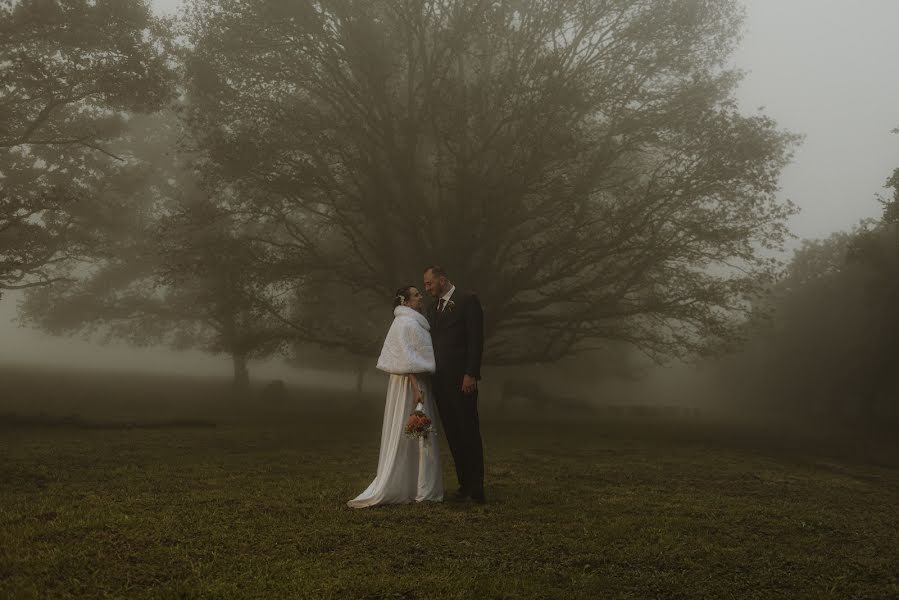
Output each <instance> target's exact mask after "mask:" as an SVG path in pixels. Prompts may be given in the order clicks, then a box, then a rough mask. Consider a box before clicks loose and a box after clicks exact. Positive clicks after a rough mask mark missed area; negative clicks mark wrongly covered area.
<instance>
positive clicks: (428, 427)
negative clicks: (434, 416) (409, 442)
mask: <svg viewBox="0 0 899 600" xmlns="http://www.w3.org/2000/svg"><path fill="white" fill-rule="evenodd" d="M422 408H424V407H423V406H422V405H421V402H419V403H418V406H416V407H415V410H413V411H412V414H410V415H409V419H408V420H407V421H406V426H405V427H403V433H405V434H406V437H409V438H412V439H422V440H426V439H428V435H429V434H431V433H434V423H433V422H432V421H431V419H430V417H428V415H426V414H425V413H424V411H423V410H421V409H422Z"/></svg>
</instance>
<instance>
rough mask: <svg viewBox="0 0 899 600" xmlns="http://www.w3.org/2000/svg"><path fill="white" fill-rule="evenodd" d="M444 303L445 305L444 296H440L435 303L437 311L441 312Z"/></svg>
mask: <svg viewBox="0 0 899 600" xmlns="http://www.w3.org/2000/svg"><path fill="white" fill-rule="evenodd" d="M444 305H446V298H441V299H440V301H439V302H438V303H437V312H439V313H442V312H443V307H444Z"/></svg>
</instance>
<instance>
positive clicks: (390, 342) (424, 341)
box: [378, 306, 436, 375]
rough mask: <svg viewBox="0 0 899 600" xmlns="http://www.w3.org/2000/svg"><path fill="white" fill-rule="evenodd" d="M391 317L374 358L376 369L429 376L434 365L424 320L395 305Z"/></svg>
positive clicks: (432, 351) (411, 311)
mask: <svg viewBox="0 0 899 600" xmlns="http://www.w3.org/2000/svg"><path fill="white" fill-rule="evenodd" d="M393 315H394V319H393V323H392V324H391V325H390V330H389V331H388V332H387V339H385V340H384V347H383V348H381V356H380V357H379V358H378V369H380V370H381V371H386V372H388V373H395V374H397V375H405V374H406V373H433V372H434V371H435V370H436V364H435V362H434V346H433V345H432V343H431V326H430V325H429V324H428V320H427V319H426V318H425V317H424V315H422V314H421V313H420V312H418V311H417V310H414V309H412V308H409V307H408V306H397V307H396V309H394V311H393Z"/></svg>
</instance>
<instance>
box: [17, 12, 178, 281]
mask: <svg viewBox="0 0 899 600" xmlns="http://www.w3.org/2000/svg"><path fill="white" fill-rule="evenodd" d="M167 36H168V32H167V29H166V27H165V26H164V24H163V23H162V22H161V21H159V20H158V19H155V18H154V17H153V16H152V13H151V11H150V9H149V8H148V6H147V4H146V3H145V2H144V1H143V0H115V1H111V0H96V1H88V0H59V1H55V2H47V1H42V0H16V1H12V0H0V65H2V68H0V94H2V95H0V294H2V292H3V290H9V289H24V288H29V287H33V286H38V285H45V284H47V283H50V282H52V281H54V280H56V277H57V275H55V274H51V271H52V272H53V273H57V270H56V269H55V266H57V265H59V264H60V263H62V262H65V261H67V260H72V259H79V258H84V257H85V256H86V255H90V254H91V253H92V251H93V247H94V240H93V239H92V237H91V233H92V229H91V227H90V224H89V223H86V222H85V218H87V217H90V216H91V215H93V214H94V210H93V208H92V207H91V206H90V202H91V200H92V199H93V198H94V197H95V196H96V195H97V194H98V193H99V192H100V190H101V189H102V188H103V186H104V178H105V177H107V176H111V175H115V174H117V173H121V171H122V170H123V169H124V168H125V167H124V165H123V164H117V163H120V162H123V161H124V158H123V157H122V156H119V155H117V154H115V153H114V152H112V151H111V150H110V147H109V144H110V143H111V142H112V141H113V140H115V139H116V138H117V137H118V136H120V135H121V133H122V131H123V126H124V124H125V121H126V120H127V118H128V116H129V115H132V114H134V113H138V112H152V111H155V110H157V109H159V108H160V107H161V106H163V104H164V103H165V102H166V101H167V99H168V98H169V96H170V94H171V92H172V81H173V74H172V71H171V68H170V65H169V64H168V62H167V58H166V56H167V47H168V41H167V40H168V37H167ZM116 159H120V160H116Z"/></svg>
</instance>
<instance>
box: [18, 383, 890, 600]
mask: <svg viewBox="0 0 899 600" xmlns="http://www.w3.org/2000/svg"><path fill="white" fill-rule="evenodd" d="M76 379H77V378H76ZM76 379H70V380H65V381H62V380H60V381H56V382H55V383H52V384H51V383H47V381H46V380H45V379H41V378H32V379H29V378H27V377H24V376H23V377H20V378H19V380H17V381H16V384H15V385H14V386H12V387H9V386H7V387H6V390H7V391H10V390H12V391H13V392H14V393H10V394H9V395H7V396H5V397H4V398H3V399H2V400H0V413H4V412H6V413H9V412H14V413H16V414H17V415H18V416H16V417H13V416H11V415H8V414H7V415H6V416H5V417H3V418H0V482H2V487H0V597H9V598H51V597H52V598H67V597H115V598H122V597H128V598H244V597H246V598H282V597H283V598H304V597H310V598H485V597H487V598H502V597H505V598H773V597H784V598H828V597H829V598H891V597H899V578H897V572H899V569H897V565H899V533H897V532H899V511H897V507H899V464H897V463H899V453H897V452H896V450H897V447H896V445H895V444H894V443H893V442H890V441H889V440H880V439H876V438H872V437H870V436H867V437H858V436H851V435H843V436H841V437H836V436H833V435H831V434H829V433H828V434H827V435H811V434H803V435H799V434H795V433H790V432H787V431H785V430H776V431H773V430H768V431H766V432H765V433H761V432H759V431H756V430H753V429H750V428H740V427H736V426H729V425H723V424H720V423H719V424H712V423H703V422H686V421H681V422H678V421H672V422H663V421H656V420H646V421H633V420H630V421H626V420H618V421H611V420H605V421H603V420H599V419H597V420H588V421H582V422H564V421H561V420H555V421H550V420H546V419H525V418H516V419H511V420H510V419H504V418H502V416H500V415H496V414H491V413H490V412H489V411H488V410H485V414H484V417H483V428H484V438H485V451H486V456H487V463H488V464H487V484H488V487H487V491H488V494H489V500H490V502H489V504H487V505H486V506H467V505H455V504H450V503H445V504H430V505H406V506H390V507H382V508H376V509H366V510H351V509H348V508H346V507H345V504H344V503H345V502H346V500H348V499H349V498H351V497H353V496H355V495H356V494H358V493H359V492H360V491H362V490H363V489H364V488H365V486H366V485H367V484H368V483H369V481H370V480H371V478H372V477H373V475H374V470H375V466H376V463H377V448H378V443H379V435H380V410H381V406H380V405H379V403H380V400H379V399H377V398H369V399H367V400H366V403H367V404H365V405H360V404H358V403H356V401H354V400H351V399H347V398H339V397H335V396H333V395H329V394H324V393H319V394H317V395H316V394H312V393H306V394H301V396H302V398H301V399H297V400H296V402H297V404H296V405H291V406H287V407H280V408H278V407H274V408H273V407H259V406H258V404H252V403H250V404H243V405H239V404H238V405H235V404H234V403H233V401H230V400H225V399H224V398H220V397H219V394H218V388H217V387H216V386H215V385H213V384H202V385H200V384H189V383H188V382H186V381H180V382H179V381H173V382H170V383H168V384H166V385H167V387H166V386H162V385H157V386H156V387H153V385H150V384H148V383H145V384H142V385H141V386H138V387H139V389H135V390H133V391H128V390H129V388H128V386H127V385H126V380H125V379H120V380H117V381H114V382H112V383H109V382H107V383H109V384H108V385H101V383H98V382H97V381H94V382H87V381H80V380H77V381H76ZM109 381H111V380H109ZM54 386H56V387H54ZM191 386H193V387H191ZM34 390H39V391H38V392H35V391H34ZM54 390H55V391H54ZM179 390H181V391H182V392H184V393H183V394H182V396H179V395H178V391H179ZM185 390H189V393H188V392H187V391H185ZM199 390H205V391H203V392H202V393H200V391H199ZM154 394H156V395H157V396H156V399H155V400H154ZM67 398H68V400H67ZM485 401H489V399H486V400H485ZM42 411H43V412H44V413H46V414H45V415H44V416H41V417H38V418H34V416H35V415H38V414H39V413H40V412H42ZM70 413H77V414H78V415H79V417H78V418H69V419H67V420H60V419H59V418H58V416H60V415H67V414H70ZM26 414H27V415H31V417H30V420H28V419H23V417H22V415H26ZM176 419H180V420H176ZM167 421H168V422H169V425H170V426H169V425H167V423H166V422H167ZM142 423H144V424H150V425H152V426H149V427H135V426H134V425H140V424H142ZM212 423H214V424H215V426H210V425H211V424H212ZM443 455H444V459H445V464H444V475H445V481H446V484H447V488H448V489H453V488H454V487H455V486H454V483H455V482H454V481H453V477H452V468H451V464H450V462H449V455H448V452H447V450H446V448H445V447H444V448H443Z"/></svg>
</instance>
